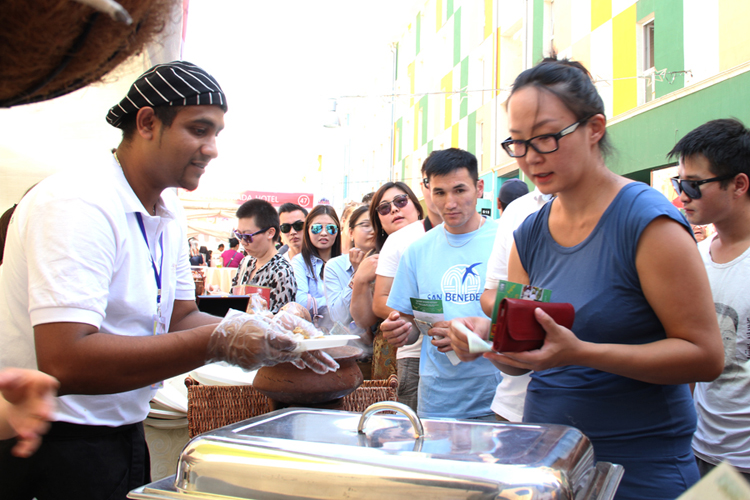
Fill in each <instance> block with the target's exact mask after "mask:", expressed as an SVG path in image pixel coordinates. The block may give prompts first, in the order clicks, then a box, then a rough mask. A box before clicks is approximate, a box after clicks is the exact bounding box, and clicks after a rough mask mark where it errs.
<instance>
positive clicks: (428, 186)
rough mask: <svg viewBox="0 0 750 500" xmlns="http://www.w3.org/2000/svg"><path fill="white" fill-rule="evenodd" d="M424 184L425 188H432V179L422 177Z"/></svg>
mask: <svg viewBox="0 0 750 500" xmlns="http://www.w3.org/2000/svg"><path fill="white" fill-rule="evenodd" d="M422 185H424V187H425V188H427V189H430V179H428V178H427V177H425V178H424V179H422Z"/></svg>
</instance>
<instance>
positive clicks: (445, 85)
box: [440, 71, 453, 130]
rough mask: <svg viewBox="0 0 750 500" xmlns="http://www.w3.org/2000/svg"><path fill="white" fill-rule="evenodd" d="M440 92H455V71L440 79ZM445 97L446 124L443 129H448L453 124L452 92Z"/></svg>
mask: <svg viewBox="0 0 750 500" xmlns="http://www.w3.org/2000/svg"><path fill="white" fill-rule="evenodd" d="M440 92H453V71H450V72H448V74H447V75H445V76H444V77H443V79H442V80H441V81H440ZM443 99H444V100H445V101H444V105H445V108H444V109H445V126H444V127H443V130H446V129H448V128H449V127H450V126H451V125H452V124H453V100H452V99H450V94H445V95H444V97H443Z"/></svg>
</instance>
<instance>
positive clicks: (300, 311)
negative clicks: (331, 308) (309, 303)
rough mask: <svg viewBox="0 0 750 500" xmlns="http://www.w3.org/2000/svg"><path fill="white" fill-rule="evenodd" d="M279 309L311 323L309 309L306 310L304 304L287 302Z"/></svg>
mask: <svg viewBox="0 0 750 500" xmlns="http://www.w3.org/2000/svg"><path fill="white" fill-rule="evenodd" d="M279 311H286V312H288V313H290V314H293V315H295V316H297V317H299V318H302V319H304V320H305V321H308V322H310V323H312V316H310V311H308V310H307V308H306V307H305V306H303V305H302V304H299V303H297V302H289V303H288V304H285V305H284V306H282V307H281V309H280V310H279Z"/></svg>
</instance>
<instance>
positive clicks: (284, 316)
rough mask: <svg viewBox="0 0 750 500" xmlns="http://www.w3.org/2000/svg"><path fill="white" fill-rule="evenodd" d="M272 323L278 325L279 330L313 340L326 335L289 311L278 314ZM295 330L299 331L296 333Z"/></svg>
mask: <svg viewBox="0 0 750 500" xmlns="http://www.w3.org/2000/svg"><path fill="white" fill-rule="evenodd" d="M271 323H273V324H274V325H278V327H279V328H281V329H283V330H285V331H288V332H290V333H298V334H300V335H302V336H304V337H305V338H311V339H312V338H316V337H322V336H323V335H325V334H324V333H323V332H322V331H321V330H319V329H318V328H317V327H316V326H315V325H313V324H312V323H310V322H309V321H307V320H305V319H304V318H301V317H299V316H297V315H295V314H293V313H291V312H287V311H279V312H277V313H276V315H275V316H274V317H273V320H272V321H271ZM295 329H297V331H296V332H295V331H294V330H295Z"/></svg>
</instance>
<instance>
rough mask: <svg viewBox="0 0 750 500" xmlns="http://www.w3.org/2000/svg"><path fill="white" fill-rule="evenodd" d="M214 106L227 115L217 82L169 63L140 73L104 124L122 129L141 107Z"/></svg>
mask: <svg viewBox="0 0 750 500" xmlns="http://www.w3.org/2000/svg"><path fill="white" fill-rule="evenodd" d="M195 105H214V106H219V107H221V109H223V110H224V112H226V111H227V98H226V96H225V95H224V91H223V90H221V87H220V86H219V82H217V81H216V79H215V78H214V77H212V76H211V75H209V74H208V73H206V72H205V71H204V70H203V69H201V68H199V67H198V66H196V65H195V64H192V63H189V62H186V61H172V62H170V63H166V64H158V65H156V66H154V67H153V68H151V69H150V70H148V71H146V72H145V73H143V74H142V75H141V76H139V77H138V79H137V80H136V81H135V83H134V84H133V85H132V86H131V87H130V90H129V91H128V95H126V96H125V98H124V99H123V100H122V101H120V102H119V103H118V104H115V105H114V106H112V107H111V108H110V110H109V113H107V123H109V124H110V125H112V126H113V127H117V128H121V127H122V122H123V120H124V119H125V117H126V116H127V115H129V114H135V113H137V112H138V110H139V109H141V108H142V107H144V106H150V107H152V108H154V107H156V106H195Z"/></svg>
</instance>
